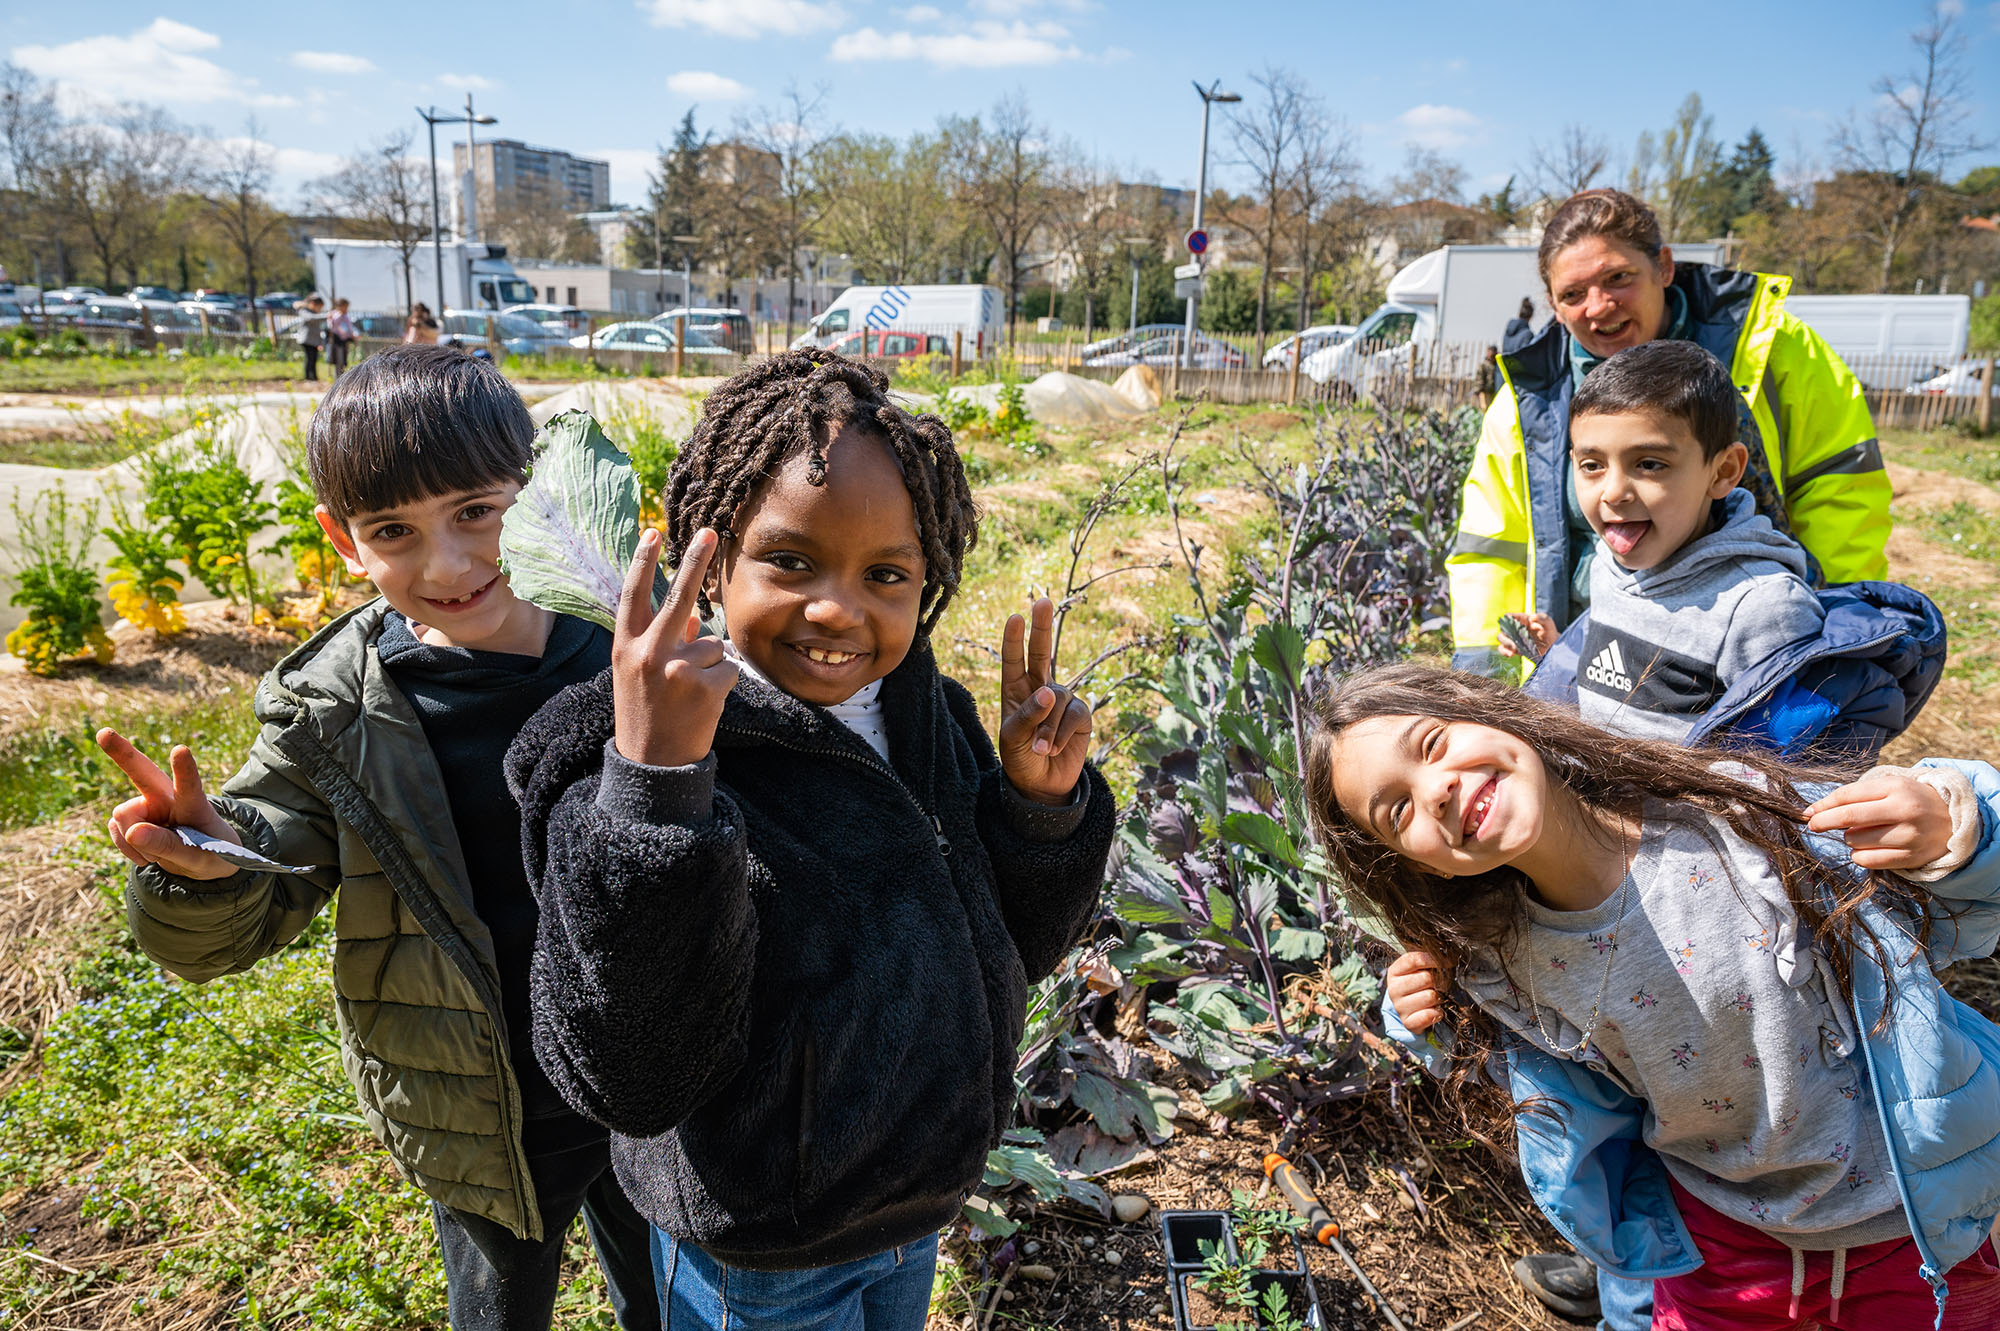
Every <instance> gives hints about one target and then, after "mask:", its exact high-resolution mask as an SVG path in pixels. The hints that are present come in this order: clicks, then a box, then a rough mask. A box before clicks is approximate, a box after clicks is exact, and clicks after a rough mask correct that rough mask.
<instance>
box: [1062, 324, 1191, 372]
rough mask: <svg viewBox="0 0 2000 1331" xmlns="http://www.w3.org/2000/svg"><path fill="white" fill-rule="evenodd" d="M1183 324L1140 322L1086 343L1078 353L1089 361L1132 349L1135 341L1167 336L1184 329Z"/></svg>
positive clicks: (1146, 340) (1086, 361)
mask: <svg viewBox="0 0 2000 1331" xmlns="http://www.w3.org/2000/svg"><path fill="white" fill-rule="evenodd" d="M1183 329H1184V325H1182V324H1140V325H1139V326H1138V327H1137V328H1135V329H1132V330H1130V331H1129V332H1124V333H1120V334H1118V335H1117V336H1116V337H1102V338H1099V339H1098V340H1097V341H1095V342H1090V343H1086V344H1085V345H1084V347H1083V349H1082V350H1081V351H1080V352H1078V353H1077V354H1078V355H1080V356H1082V357H1083V359H1084V361H1085V363H1086V364H1087V363H1089V360H1090V358H1091V357H1092V356H1108V355H1110V354H1112V353H1113V352H1118V351H1130V350H1131V349H1132V344H1133V343H1134V342H1148V341H1151V340H1152V339H1153V338H1156V337H1165V336H1168V335H1170V334H1173V333H1178V332H1181V331H1183Z"/></svg>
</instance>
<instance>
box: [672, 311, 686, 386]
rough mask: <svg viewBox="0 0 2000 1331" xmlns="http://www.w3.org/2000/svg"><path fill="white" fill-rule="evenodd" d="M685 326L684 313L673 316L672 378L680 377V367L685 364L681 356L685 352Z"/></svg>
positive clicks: (683, 355)
mask: <svg viewBox="0 0 2000 1331" xmlns="http://www.w3.org/2000/svg"><path fill="white" fill-rule="evenodd" d="M687 326H688V325H687V316H686V315H685V314H676V315H675V316H674V378H676V379H678V378H680V377H681V367H682V365H683V364H685V361H684V360H683V357H685V356H686V354H687Z"/></svg>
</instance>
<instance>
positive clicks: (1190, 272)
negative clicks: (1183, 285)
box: [1174, 263, 1201, 281]
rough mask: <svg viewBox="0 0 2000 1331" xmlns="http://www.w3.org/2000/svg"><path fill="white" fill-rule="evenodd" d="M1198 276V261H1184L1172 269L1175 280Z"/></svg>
mask: <svg viewBox="0 0 2000 1331" xmlns="http://www.w3.org/2000/svg"><path fill="white" fill-rule="evenodd" d="M1200 276H1201V265H1200V264H1199V263H1184V264H1182V265H1181V266H1180V267H1178V268H1176V269H1174V279H1175V280H1176V281H1183V280H1185V279H1187V278H1190V277H1200Z"/></svg>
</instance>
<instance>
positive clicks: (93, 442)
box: [0, 406, 217, 470]
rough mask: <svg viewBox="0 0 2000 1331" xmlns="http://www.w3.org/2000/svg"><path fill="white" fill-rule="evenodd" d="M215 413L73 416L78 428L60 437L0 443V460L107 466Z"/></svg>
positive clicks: (198, 410)
mask: <svg viewBox="0 0 2000 1331" xmlns="http://www.w3.org/2000/svg"><path fill="white" fill-rule="evenodd" d="M216 414H217V410H216V408H214V407H209V406H202V407H194V408H191V409H189V410H186V411H166V412H160V413H158V414H152V413H147V412H138V411H121V412H119V413H118V414H117V415H116V416H114V417H111V418H110V419H108V420H94V419H90V418H87V417H85V416H84V415H83V414H82V413H81V412H74V413H72V416H73V421H74V424H72V425H71V426H70V427H69V428H68V429H66V430H64V431H63V432H62V434H61V436H60V437H45V438H39V439H37V438H29V439H21V440H0V462H15V463H21V464H23V465H26V466H36V467H75V468H80V469H86V470H89V469H95V468H98V467H108V466H110V465H111V464H112V463H114V462H123V461H124V460H125V459H126V458H129V457H131V456H133V455H134V454H135V453H143V452H145V451H146V450H147V449H149V448H151V447H153V445H155V444H157V443H160V442H161V441H162V440H165V439H171V438H172V437H173V436H175V435H177V434H179V433H180V432H181V431H183V430H185V429H187V428H188V427H189V426H191V425H194V424H196V423H198V422H200V421H203V420H208V419H213V418H214V416H215V415H216Z"/></svg>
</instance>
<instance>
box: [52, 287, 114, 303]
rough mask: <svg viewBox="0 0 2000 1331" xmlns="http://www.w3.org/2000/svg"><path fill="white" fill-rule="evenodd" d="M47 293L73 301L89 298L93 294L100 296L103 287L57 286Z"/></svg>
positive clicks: (102, 292)
mask: <svg viewBox="0 0 2000 1331" xmlns="http://www.w3.org/2000/svg"><path fill="white" fill-rule="evenodd" d="M49 294H50V295H52V296H61V297H63V298H64V299H66V300H73V301H74V300H89V299H90V298H92V297H93V296H102V295H103V294H104V288H103V287H57V288H56V289H55V290H54V291H51V292H50V293H49Z"/></svg>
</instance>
